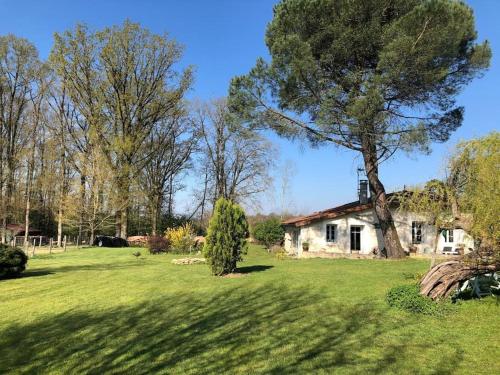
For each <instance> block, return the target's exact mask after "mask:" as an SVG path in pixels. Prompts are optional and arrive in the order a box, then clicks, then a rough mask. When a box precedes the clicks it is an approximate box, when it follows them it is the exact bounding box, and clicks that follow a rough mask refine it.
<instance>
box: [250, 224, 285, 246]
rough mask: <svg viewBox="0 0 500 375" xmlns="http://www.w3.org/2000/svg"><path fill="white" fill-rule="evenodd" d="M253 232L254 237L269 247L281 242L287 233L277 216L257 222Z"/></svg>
mask: <svg viewBox="0 0 500 375" xmlns="http://www.w3.org/2000/svg"><path fill="white" fill-rule="evenodd" d="M252 232H253V233H252V235H253V237H254V238H255V239H256V240H257V241H259V242H260V243H261V244H263V245H264V246H265V247H266V248H267V249H269V248H271V246H273V245H276V244H279V243H281V241H283V237H284V235H285V230H284V229H283V227H282V226H281V222H280V221H279V219H277V218H272V219H268V220H264V221H261V222H260V223H257V224H255V225H254V227H253V231H252Z"/></svg>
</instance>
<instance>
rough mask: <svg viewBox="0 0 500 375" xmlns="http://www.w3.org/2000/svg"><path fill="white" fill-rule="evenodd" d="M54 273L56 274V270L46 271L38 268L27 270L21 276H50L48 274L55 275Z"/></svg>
mask: <svg viewBox="0 0 500 375" xmlns="http://www.w3.org/2000/svg"><path fill="white" fill-rule="evenodd" d="M53 274H54V272H52V271H46V270H36V271H31V270H27V271H24V272H23V273H22V274H21V276H20V278H25V277H39V276H48V275H53Z"/></svg>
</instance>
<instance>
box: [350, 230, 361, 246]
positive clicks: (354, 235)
mask: <svg viewBox="0 0 500 375" xmlns="http://www.w3.org/2000/svg"><path fill="white" fill-rule="evenodd" d="M352 250H355V251H359V250H361V227H360V226H352V227H351V251H352Z"/></svg>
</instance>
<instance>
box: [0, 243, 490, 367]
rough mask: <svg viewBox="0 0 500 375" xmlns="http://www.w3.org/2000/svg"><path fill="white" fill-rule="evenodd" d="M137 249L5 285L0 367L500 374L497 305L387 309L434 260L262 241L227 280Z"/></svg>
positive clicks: (52, 267)
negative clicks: (322, 251)
mask: <svg viewBox="0 0 500 375" xmlns="http://www.w3.org/2000/svg"><path fill="white" fill-rule="evenodd" d="M132 252H133V250H132V249H82V250H75V251H70V252H67V253H63V254H57V255H51V256H42V257H39V258H34V259H31V260H30V262H29V269H28V270H27V271H26V273H25V276H24V277H22V278H20V279H15V280H3V281H0V296H1V304H0V373H1V374H5V373H66V374H79V373H95V374H103V373H123V372H127V373H133V374H152V373H180V374H190V373H215V374H219V373H225V372H227V373H240V374H249V373H272V374H282V373H306V374H311V373H332V372H336V373H337V372H338V373H377V372H380V373H398V374H408V373H422V374H427V373H429V374H431V373H440V374H445V373H463V374H478V373H485V374H498V373H500V360H499V359H500V341H499V340H500V306H496V304H495V300H494V299H493V298H487V299H484V300H481V301H468V302H465V303H461V304H460V305H459V306H457V308H456V309H455V310H454V311H453V312H452V313H450V315H449V316H448V317H447V318H445V319H443V318H436V317H428V316H418V315H412V314H409V313H406V312H402V311H398V310H394V309H390V308H389V307H388V306H387V305H386V303H385V300H384V298H385V293H386V291H387V289H388V288H390V287H391V286H394V285H398V284H402V283H408V282H411V281H410V280H409V279H408V275H409V274H415V273H418V272H423V271H425V270H426V268H427V267H428V261H423V260H405V261H377V260H347V259H338V260H326V259H323V260H320V259H310V260H285V261H280V260H276V259H275V258H274V257H273V256H271V255H268V254H267V253H265V252H264V251H263V250H261V249H259V248H257V247H252V248H251V251H250V253H249V254H248V256H247V257H246V259H245V261H244V262H242V263H241V264H240V266H241V272H243V273H245V277H241V278H218V277H213V276H211V275H210V273H209V270H208V267H207V266H206V265H192V266H176V265H172V264H171V263H170V261H171V260H172V259H173V258H175V257H179V256H172V255H163V256H161V255H158V256H149V255H147V256H144V257H143V258H142V259H135V258H134V257H133V256H132V255H131V253H132ZM142 252H143V254H144V253H145V251H144V250H142Z"/></svg>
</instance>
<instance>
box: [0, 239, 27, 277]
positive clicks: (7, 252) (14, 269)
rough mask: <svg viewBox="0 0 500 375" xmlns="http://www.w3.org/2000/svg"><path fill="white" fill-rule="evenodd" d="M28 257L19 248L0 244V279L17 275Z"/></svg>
mask: <svg viewBox="0 0 500 375" xmlns="http://www.w3.org/2000/svg"><path fill="white" fill-rule="evenodd" d="M26 263H28V257H27V256H26V254H25V253H24V251H22V250H21V249H19V248H17V247H11V246H7V245H3V244H0V279H3V278H9V277H17V276H19V275H20V274H21V273H22V272H23V271H24V270H25V269H26Z"/></svg>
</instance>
